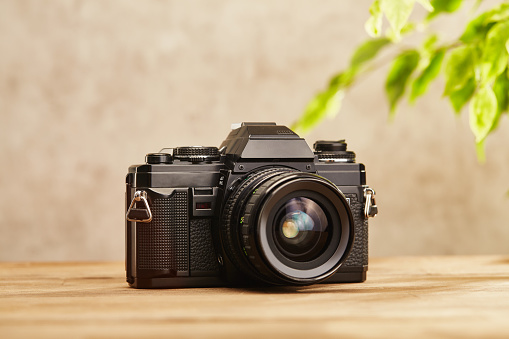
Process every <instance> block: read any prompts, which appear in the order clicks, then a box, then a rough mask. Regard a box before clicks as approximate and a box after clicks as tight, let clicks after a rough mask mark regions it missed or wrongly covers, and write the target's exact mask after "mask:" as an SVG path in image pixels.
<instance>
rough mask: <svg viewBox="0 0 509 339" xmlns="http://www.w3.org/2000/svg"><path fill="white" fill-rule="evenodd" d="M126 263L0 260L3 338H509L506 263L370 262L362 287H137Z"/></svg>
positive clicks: (492, 259) (500, 259)
mask: <svg viewBox="0 0 509 339" xmlns="http://www.w3.org/2000/svg"><path fill="white" fill-rule="evenodd" d="M124 274H125V273H124V266H123V263H120V262H115V263H0V338H64V337H65V338H101V337H115V338H120V337H122V338H137V337H140V338H203V337H218V338H219V337H235V338H270V337H288V338H298V337H303V338H322V337H334V338H339V337H342V338H345V337H352V338H420V337H427V338H429V337H433V338H435V337H441V338H509V257H508V256H475V257H456V256H451V257H446V256H442V257H398V258H377V259H372V260H371V262H370V268H369V272H368V280H367V281H366V282H365V283H360V284H320V285H314V286H308V287H274V288H249V289H239V288H194V289H167V290H136V289H132V288H129V287H128V286H127V284H126V283H125V278H124Z"/></svg>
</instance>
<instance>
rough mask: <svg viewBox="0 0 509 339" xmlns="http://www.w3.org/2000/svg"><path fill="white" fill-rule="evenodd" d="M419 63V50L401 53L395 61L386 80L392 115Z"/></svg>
mask: <svg viewBox="0 0 509 339" xmlns="http://www.w3.org/2000/svg"><path fill="white" fill-rule="evenodd" d="M418 64H419V52H417V51H416V50H408V51H406V52H403V53H402V54H400V55H399V56H398V57H396V59H395V60H394V61H393V63H392V65H391V68H390V70H389V75H388V76H387V81H386V82H385V91H386V93H387V97H388V99H389V103H390V107H391V111H390V112H391V115H393V114H394V113H395V110H396V105H397V103H398V101H399V100H400V99H401V97H402V96H403V94H404V93H405V88H406V85H407V82H408V79H409V78H410V76H411V75H412V72H413V71H414V70H415V68H416V67H417V65H418Z"/></svg>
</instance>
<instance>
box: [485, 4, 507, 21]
mask: <svg viewBox="0 0 509 339" xmlns="http://www.w3.org/2000/svg"><path fill="white" fill-rule="evenodd" d="M488 13H489V16H488V18H487V20H488V21H489V22H495V21H503V20H507V19H509V3H507V1H506V2H505V3H502V4H500V6H498V7H496V8H494V9H492V10H491V11H489V12H488Z"/></svg>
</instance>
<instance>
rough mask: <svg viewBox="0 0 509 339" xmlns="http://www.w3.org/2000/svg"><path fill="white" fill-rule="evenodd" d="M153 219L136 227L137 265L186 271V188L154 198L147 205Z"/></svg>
mask: <svg viewBox="0 0 509 339" xmlns="http://www.w3.org/2000/svg"><path fill="white" fill-rule="evenodd" d="M151 209H152V215H153V219H152V221H151V222H149V223H143V224H142V223H138V226H137V228H136V246H137V261H136V262H137V268H138V269H140V270H159V271H172V270H173V271H177V272H187V271H189V261H188V257H189V255H188V253H189V237H188V235H189V229H188V228H189V226H188V224H189V220H188V215H189V214H188V200H187V193H186V192H175V193H174V194H173V195H172V196H170V197H168V198H158V199H155V200H154V201H153V202H152V205H151Z"/></svg>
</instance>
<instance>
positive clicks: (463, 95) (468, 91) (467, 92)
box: [449, 77, 476, 113]
mask: <svg viewBox="0 0 509 339" xmlns="http://www.w3.org/2000/svg"><path fill="white" fill-rule="evenodd" d="M475 88H476V82H475V79H474V78H473V77H472V78H470V79H469V80H468V81H467V83H466V84H465V86H463V88H460V89H459V90H457V91H454V92H452V93H450V94H449V100H450V101H451V105H452V107H453V108H454V111H455V112H456V113H459V112H460V111H461V109H462V108H463V106H465V104H466V103H467V102H468V100H470V98H471V97H472V95H474V92H475Z"/></svg>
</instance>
